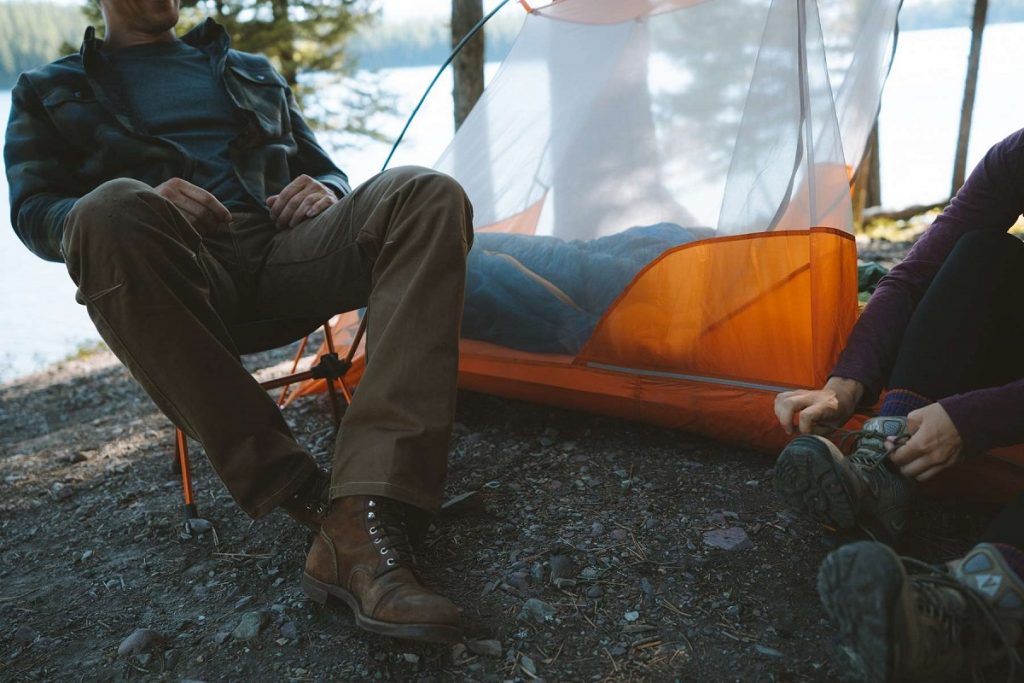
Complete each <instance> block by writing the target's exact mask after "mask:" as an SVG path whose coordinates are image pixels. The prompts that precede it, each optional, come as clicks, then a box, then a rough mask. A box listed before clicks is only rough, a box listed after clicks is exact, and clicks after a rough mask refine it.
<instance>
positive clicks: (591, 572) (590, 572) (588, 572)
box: [580, 567, 601, 581]
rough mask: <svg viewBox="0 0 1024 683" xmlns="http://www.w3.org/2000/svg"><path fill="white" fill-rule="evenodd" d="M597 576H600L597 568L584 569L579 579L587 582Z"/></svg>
mask: <svg viewBox="0 0 1024 683" xmlns="http://www.w3.org/2000/svg"><path fill="white" fill-rule="evenodd" d="M599 576H601V570H600V569H598V568H597V567H584V568H583V571H581V572H580V578H581V579H586V580H587V581H594V580H596V579H597V578H598V577H599Z"/></svg>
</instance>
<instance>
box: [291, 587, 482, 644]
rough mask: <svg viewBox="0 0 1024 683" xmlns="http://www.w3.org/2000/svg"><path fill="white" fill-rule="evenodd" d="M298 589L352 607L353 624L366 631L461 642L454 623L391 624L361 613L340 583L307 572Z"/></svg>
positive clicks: (322, 601)
mask: <svg viewBox="0 0 1024 683" xmlns="http://www.w3.org/2000/svg"><path fill="white" fill-rule="evenodd" d="M301 586H302V592H303V593H305V594H306V596H307V597H308V598H309V599H310V600H313V601H314V602H318V603H320V604H321V605H326V604H327V603H328V602H329V600H330V598H336V599H337V600H341V601H342V602H344V603H345V604H346V605H348V608H349V609H350V610H352V615H353V616H354V617H355V621H356V626H358V627H359V628H361V629H364V630H366V631H371V632H373V633H379V634H380V635H382V636H390V637H392V638H404V639H406V640H418V641H421V642H425V643H449V644H450V643H461V642H462V639H463V638H462V629H460V628H459V627H457V626H449V625H446V624H393V623H390V622H386V621H379V620H377V619H374V618H372V617H368V616H366V615H365V614H363V611H362V610H361V609H360V607H359V601H358V600H356V597H355V596H354V595H352V594H351V593H350V592H348V591H347V590H345V589H344V588H342V587H340V586H334V585H331V584H327V583H324V582H322V581H318V580H316V579H314V578H313V577H312V576H310V575H309V574H307V573H305V572H303V574H302V581H301Z"/></svg>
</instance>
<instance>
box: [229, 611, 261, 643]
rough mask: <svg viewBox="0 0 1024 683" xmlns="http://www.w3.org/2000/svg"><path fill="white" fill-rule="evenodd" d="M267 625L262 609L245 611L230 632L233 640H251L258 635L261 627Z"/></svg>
mask: <svg viewBox="0 0 1024 683" xmlns="http://www.w3.org/2000/svg"><path fill="white" fill-rule="evenodd" d="M266 625H267V614H266V613H265V612H263V611H257V612H246V613H245V614H243V615H242V619H241V621H239V622H238V626H236V627H235V630H233V631H232V632H231V637H232V638H233V639H235V640H253V639H254V638H257V637H259V635H260V632H261V631H262V630H263V627H264V626H266Z"/></svg>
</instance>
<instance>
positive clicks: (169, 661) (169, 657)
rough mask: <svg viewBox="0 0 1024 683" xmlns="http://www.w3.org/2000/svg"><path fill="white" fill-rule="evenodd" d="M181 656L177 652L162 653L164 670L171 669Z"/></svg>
mask: <svg viewBox="0 0 1024 683" xmlns="http://www.w3.org/2000/svg"><path fill="white" fill-rule="evenodd" d="M180 657H181V656H180V655H179V654H178V651H177V650H168V651H167V652H165V653H164V670H165V671H166V670H168V669H173V668H174V665H175V664H177V663H178V659H179V658H180Z"/></svg>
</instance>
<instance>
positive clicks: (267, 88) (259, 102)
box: [230, 66, 291, 138]
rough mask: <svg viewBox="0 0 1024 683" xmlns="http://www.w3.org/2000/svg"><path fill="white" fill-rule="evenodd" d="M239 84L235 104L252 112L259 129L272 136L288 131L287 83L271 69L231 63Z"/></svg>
mask: <svg viewBox="0 0 1024 683" xmlns="http://www.w3.org/2000/svg"><path fill="white" fill-rule="evenodd" d="M230 69H231V73H232V74H234V76H235V82H236V83H237V85H238V88H237V89H236V92H237V93H238V95H237V98H238V103H239V104H240V105H241V106H242V107H243V108H244V109H247V110H249V111H251V112H252V113H253V114H254V115H255V117H256V121H257V123H258V124H259V127H260V130H261V131H262V132H263V133H264V134H265V135H267V136H269V137H271V138H280V137H282V136H285V135H288V134H290V133H291V120H290V119H289V115H288V84H287V83H285V81H284V79H283V78H281V76H279V75H278V74H277V72H275V71H274V70H273V69H249V68H243V67H238V66H231V67H230Z"/></svg>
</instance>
